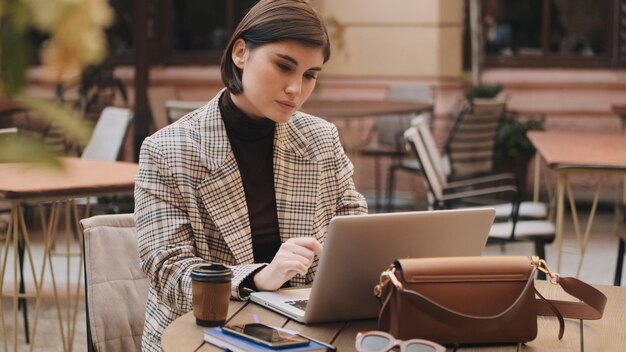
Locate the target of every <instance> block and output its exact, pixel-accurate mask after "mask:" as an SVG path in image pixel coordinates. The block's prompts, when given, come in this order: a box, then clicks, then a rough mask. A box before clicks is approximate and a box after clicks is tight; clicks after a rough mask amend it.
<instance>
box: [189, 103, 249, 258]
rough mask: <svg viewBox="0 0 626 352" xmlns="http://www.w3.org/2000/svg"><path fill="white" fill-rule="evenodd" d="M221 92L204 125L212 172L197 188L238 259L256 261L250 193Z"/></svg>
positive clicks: (206, 153)
mask: <svg viewBox="0 0 626 352" xmlns="http://www.w3.org/2000/svg"><path fill="white" fill-rule="evenodd" d="M220 96H221V94H219V95H218V96H217V97H216V98H214V99H213V100H212V101H211V102H210V103H209V104H208V106H207V109H208V110H209V111H208V114H207V118H206V119H204V120H203V121H202V123H201V126H200V128H201V131H202V143H201V148H202V151H203V152H202V163H203V164H204V165H206V166H207V168H208V173H207V176H206V178H205V179H204V180H203V181H202V182H201V183H200V185H199V186H198V189H197V191H198V194H199V196H200V198H201V199H202V202H203V203H204V206H205V208H206V210H207V212H208V214H209V216H210V217H211V220H212V221H213V223H214V224H215V226H216V227H217V229H218V231H219V232H220V233H221V235H222V238H223V239H224V241H225V242H226V244H227V245H228V247H229V248H230V251H231V252H232V254H233V256H234V257H235V260H236V261H237V263H239V264H245V263H253V262H254V256H253V253H252V233H251V230H250V219H249V216H248V207H247V205H246V196H245V193H244V190H243V183H242V181H241V175H240V173H239V169H238V167H237V161H236V160H235V156H234V154H233V151H232V149H231V147H230V143H229V142H228V136H227V135H226V128H225V127H224V124H223V122H222V117H221V114H220V111H219V106H218V102H219V97H220Z"/></svg>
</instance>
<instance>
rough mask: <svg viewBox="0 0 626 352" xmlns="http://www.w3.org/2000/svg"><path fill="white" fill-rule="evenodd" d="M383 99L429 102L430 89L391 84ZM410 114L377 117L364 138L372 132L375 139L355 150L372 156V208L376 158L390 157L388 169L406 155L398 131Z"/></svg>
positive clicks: (377, 169)
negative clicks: (385, 97)
mask: <svg viewBox="0 0 626 352" xmlns="http://www.w3.org/2000/svg"><path fill="white" fill-rule="evenodd" d="M387 99H388V100H391V101H409V102H417V103H433V102H434V91H433V88H432V87H430V86H417V85H395V86H391V87H390V88H389V92H388V94H387ZM413 117H414V115H412V114H406V115H388V116H380V117H379V118H377V119H376V124H375V126H374V128H373V129H372V130H371V131H370V133H369V136H368V137H367V140H371V139H373V137H372V136H373V134H374V133H375V134H376V135H377V139H376V141H374V142H367V144H366V145H365V146H364V147H362V148H361V149H360V150H359V153H360V154H361V155H363V156H367V157H373V158H374V184H375V185H374V187H375V188H376V203H375V207H376V210H379V209H380V206H381V202H380V198H381V184H380V180H381V175H380V158H381V157H387V158H392V159H393V161H394V162H393V164H392V166H391V167H390V168H393V169H394V170H395V168H394V165H397V164H398V163H399V161H400V160H402V158H403V157H404V156H405V154H406V151H405V149H404V146H403V145H404V142H403V141H402V134H403V133H404V131H405V130H406V129H407V128H408V127H409V126H410V124H411V119H412V118H413Z"/></svg>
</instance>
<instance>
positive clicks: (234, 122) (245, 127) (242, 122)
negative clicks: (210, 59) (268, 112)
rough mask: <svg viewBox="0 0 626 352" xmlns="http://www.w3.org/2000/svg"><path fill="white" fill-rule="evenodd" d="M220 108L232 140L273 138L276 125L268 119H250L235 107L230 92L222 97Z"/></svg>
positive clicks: (225, 92) (252, 140) (250, 140)
mask: <svg viewBox="0 0 626 352" xmlns="http://www.w3.org/2000/svg"><path fill="white" fill-rule="evenodd" d="M219 107H220V113H221V114H222V120H224V126H226V132H227V133H228V135H229V136H230V137H231V138H233V137H234V138H236V139H239V140H243V141H249V142H254V141H259V140H262V139H265V138H273V135H274V128H275V126H276V123H275V122H274V121H272V120H270V119H268V118H261V119H253V118H250V117H248V116H247V115H246V114H245V113H244V112H243V111H241V110H240V109H239V108H238V107H237V105H235V103H234V102H233V100H232V99H231V97H230V93H229V92H228V90H225V91H224V94H222V96H221V97H220V102H219ZM270 136H272V137H270Z"/></svg>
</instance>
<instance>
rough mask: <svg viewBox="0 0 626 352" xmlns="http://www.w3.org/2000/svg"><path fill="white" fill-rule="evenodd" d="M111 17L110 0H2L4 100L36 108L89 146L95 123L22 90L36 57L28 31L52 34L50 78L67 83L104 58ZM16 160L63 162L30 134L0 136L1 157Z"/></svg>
mask: <svg viewBox="0 0 626 352" xmlns="http://www.w3.org/2000/svg"><path fill="white" fill-rule="evenodd" d="M112 17H113V12H112V11H111V8H110V7H109V4H108V1H107V0H72V1H62V0H0V103H2V105H4V106H11V107H14V108H15V109H18V110H19V109H22V110H27V111H30V112H34V113H35V114H34V115H35V116H37V117H38V118H40V119H41V120H42V121H43V122H44V123H45V124H47V125H50V126H53V127H55V128H57V129H58V130H59V131H60V132H61V133H62V134H63V135H64V136H66V137H67V138H68V139H71V140H73V141H74V142H76V143H77V144H78V145H79V146H84V145H86V143H87V141H89V136H90V134H91V128H90V125H89V124H88V123H86V121H84V119H83V118H82V117H81V116H80V115H79V114H78V113H76V112H75V111H73V110H71V109H68V108H66V107H64V106H62V105H61V104H58V103H56V102H52V101H47V100H43V99H38V98H34V97H31V96H28V95H27V94H26V93H25V92H24V91H25V89H24V88H25V86H26V83H27V79H26V71H27V69H28V66H29V64H30V63H29V62H28V58H29V57H32V55H29V51H30V50H31V48H29V46H28V40H27V35H26V33H27V31H28V30H29V28H31V27H35V28H37V29H38V30H39V31H41V32H42V33H48V34H49V35H50V37H49V39H48V41H47V44H46V45H45V46H44V47H43V48H41V53H40V56H41V60H42V62H43V66H44V67H45V70H46V73H47V74H48V75H49V77H51V78H53V79H55V80H56V81H57V82H66V83H67V82H71V81H73V80H76V79H77V78H78V77H80V75H81V72H82V70H83V69H84V68H85V67H86V66H89V65H95V64H98V63H100V62H101V61H102V60H103V59H104V57H105V54H106V37H105V33H104V28H105V27H107V26H108V25H109V24H110V23H111V20H112ZM35 49H36V50H38V49H39V48H35ZM12 161H31V162H46V163H49V164H53V165H60V163H59V161H58V160H57V159H56V155H55V154H54V153H53V152H51V151H50V150H49V149H46V144H45V143H43V142H42V140H41V138H40V137H39V136H35V135H32V134H28V133H24V134H22V133H20V134H3V135H2V136H0V162H12Z"/></svg>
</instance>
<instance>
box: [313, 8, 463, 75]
mask: <svg viewBox="0 0 626 352" xmlns="http://www.w3.org/2000/svg"><path fill="white" fill-rule="evenodd" d="M317 3H318V8H319V9H320V11H321V13H322V16H323V17H324V18H325V19H326V20H327V21H328V20H329V19H334V20H337V21H338V22H339V23H340V24H341V25H343V26H345V27H344V28H345V30H344V32H343V40H344V43H345V46H344V47H343V48H342V49H338V48H337V45H336V44H337V43H336V41H334V38H332V36H333V35H332V33H334V32H335V31H336V28H335V27H333V26H330V27H329V31H330V32H331V40H333V49H334V50H333V54H332V57H331V60H330V61H329V62H328V63H327V64H326V66H325V69H324V71H325V74H327V75H332V76H367V77H432V78H444V77H445V78H454V77H458V76H459V75H460V73H461V66H462V42H461V40H462V28H463V26H462V23H463V18H462V16H463V2H462V1H461V0H384V1H383V0H317Z"/></svg>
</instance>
